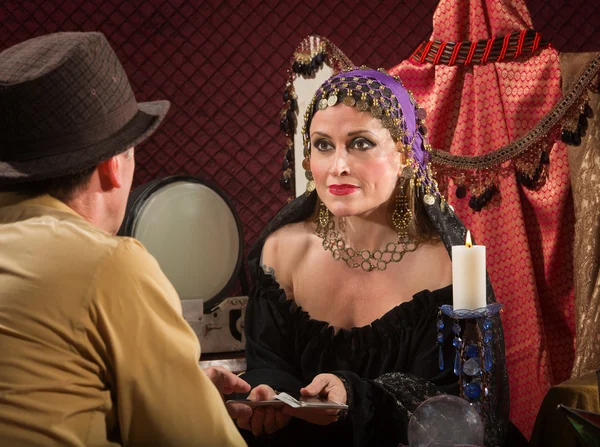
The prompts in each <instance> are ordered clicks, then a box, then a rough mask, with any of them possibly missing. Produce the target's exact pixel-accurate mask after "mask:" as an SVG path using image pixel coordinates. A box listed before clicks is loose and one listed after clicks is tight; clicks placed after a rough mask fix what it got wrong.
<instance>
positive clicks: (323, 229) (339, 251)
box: [316, 218, 419, 272]
mask: <svg viewBox="0 0 600 447" xmlns="http://www.w3.org/2000/svg"><path fill="white" fill-rule="evenodd" d="M316 233H317V236H319V237H320V238H321V239H323V248H324V249H325V250H329V251H330V252H331V255H332V256H333V259H335V260H338V259H341V260H343V261H344V262H345V263H346V264H347V265H348V267H352V268H358V267H360V268H362V269H363V270H364V271H365V272H370V271H372V270H375V269H377V270H379V271H381V272H382V271H384V270H385V269H386V268H387V266H388V264H389V263H390V262H400V261H401V260H402V258H403V257H404V255H405V254H406V253H409V252H413V251H415V250H416V249H417V247H418V246H419V243H418V242H413V241H411V240H409V239H408V236H406V235H402V236H401V235H398V241H397V242H388V243H387V244H386V246H385V250H373V252H371V251H370V250H367V249H363V250H359V251H356V250H355V249H353V248H352V247H346V242H345V241H344V240H343V239H342V237H341V236H340V233H339V232H338V231H337V230H336V229H335V223H334V221H333V220H330V219H328V218H327V219H326V220H321V219H319V220H318V221H317V231H316Z"/></svg>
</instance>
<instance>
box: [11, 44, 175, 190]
mask: <svg viewBox="0 0 600 447" xmlns="http://www.w3.org/2000/svg"><path fill="white" fill-rule="evenodd" d="M168 110H169V102H168V101H155V102H143V103H138V102H137V101H136V99H135V96H134V94H133V91H132V90H131V86H130V84H129V80H128V79H127V75H126V74H125V71H124V70H123V66H122V65H121V63H120V62H119V59H118V58H117V55H116V54H115V52H114V51H113V49H112V48H111V46H110V44H109V43H108V41H107V40H106V38H105V37H104V35H102V34H101V33H56V34H49V35H46V36H42V37H37V38H34V39H30V40H27V41H25V42H22V43H19V44H17V45H15V46H13V47H10V48H8V49H6V50H4V51H3V52H1V53H0V185H14V184H16V183H20V182H32V181H38V180H45V179H52V178H57V177H62V176H65V175H68V174H71V173H74V172H77V171H81V170H83V169H86V168H89V167H92V166H95V165H96V164H98V163H99V162H101V161H103V160H106V159H108V158H110V157H112V156H114V155H116V154H118V153H121V152H123V151H125V150H127V149H128V148H130V147H131V146H135V145H136V144H138V143H140V142H142V141H143V140H144V139H146V138H147V137H148V136H149V135H150V134H152V132H154V130H155V129H156V128H157V127H158V125H159V124H160V122H161V121H162V120H163V118H164V117H165V115H166V114H167V111H168Z"/></svg>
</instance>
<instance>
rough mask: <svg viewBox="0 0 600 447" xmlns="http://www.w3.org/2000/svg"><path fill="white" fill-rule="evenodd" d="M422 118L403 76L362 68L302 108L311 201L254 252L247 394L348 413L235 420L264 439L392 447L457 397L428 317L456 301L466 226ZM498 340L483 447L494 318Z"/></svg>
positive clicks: (499, 409)
mask: <svg viewBox="0 0 600 447" xmlns="http://www.w3.org/2000/svg"><path fill="white" fill-rule="evenodd" d="M424 118H425V113H424V110H423V109H420V108H419V107H418V105H417V104H416V103H415V101H414V99H413V98H412V95H411V94H410V92H408V91H407V90H406V89H405V88H404V87H403V86H402V84H401V82H400V81H399V80H398V79H397V78H393V77H391V76H389V75H387V74H385V73H383V72H381V71H376V70H370V69H354V70H352V71H348V72H342V73H340V74H338V75H336V76H333V77H332V78H330V79H329V80H327V81H326V82H325V83H324V84H323V85H322V86H321V87H320V88H319V90H318V91H317V93H316V94H315V97H314V98H313V100H312V102H311V104H310V105H309V107H308V109H307V112H306V115H305V126H304V128H303V135H304V142H305V160H304V163H303V166H304V168H305V169H306V170H307V178H308V179H309V180H310V181H309V185H308V187H307V191H311V192H310V193H307V195H306V196H303V197H301V198H298V199H296V200H295V201H293V202H292V203H290V204H289V205H288V206H286V207H285V208H284V209H283V210H282V211H281V212H280V213H279V214H278V215H277V216H276V217H275V219H274V220H273V221H272V222H271V223H270V224H269V226H268V227H267V229H266V230H265V232H264V234H263V235H262V236H261V238H260V239H259V241H258V243H257V244H256V246H255V247H254V248H253V250H252V252H251V254H250V257H249V261H250V266H251V269H252V274H253V276H254V278H253V279H254V285H253V288H252V291H251V297H250V301H249V304H248V308H247V310H246V321H245V331H246V339H247V345H246V358H247V364H248V369H247V372H246V373H245V375H244V379H245V380H246V381H248V382H249V383H250V384H251V385H252V386H253V390H252V391H251V393H250V398H251V399H255V400H263V399H268V398H270V397H272V396H273V394H274V393H275V390H277V391H296V392H297V391H299V390H300V391H301V392H302V394H304V395H316V394H320V395H322V396H325V397H328V398H329V399H330V400H334V401H337V402H341V403H347V404H348V405H349V410H348V412H347V413H344V414H338V413H335V412H333V411H332V410H328V411H322V412H318V413H317V412H315V411H314V410H312V411H302V410H291V409H289V408H287V407H286V408H284V409H273V408H269V407H266V408H260V409H255V410H254V413H253V415H252V417H251V418H250V419H245V420H238V424H239V425H240V427H241V428H245V429H248V430H251V431H252V433H253V434H254V436H256V440H258V441H259V443H261V444H269V443H271V444H274V445H293V444H294V443H297V444H306V443H307V442H310V443H311V444H313V445H314V444H319V443H320V442H322V443H323V445H329V446H330V445H337V444H340V445H352V444H354V445H397V444H398V442H406V427H407V423H408V419H409V417H410V412H411V411H412V410H414V409H415V408H416V407H417V406H418V405H419V404H420V403H421V402H422V401H423V400H425V399H426V398H428V397H430V396H433V395H435V394H438V393H440V392H446V393H452V394H458V392H459V387H458V383H457V377H456V376H455V375H454V373H453V371H452V364H453V362H452V358H453V348H452V345H451V342H450V341H449V340H448V338H450V333H449V329H450V326H451V324H446V325H445V328H444V335H445V338H446V339H447V340H448V342H447V343H444V344H443V349H444V352H443V356H444V357H445V359H446V361H445V365H446V367H445V368H442V369H441V370H440V367H439V355H440V352H438V350H439V349H441V348H439V347H438V345H437V343H436V332H437V328H436V319H437V318H438V309H439V306H440V305H442V304H451V303H452V287H451V279H452V278H451V261H450V258H449V255H448V253H449V249H450V247H451V246H452V245H458V244H462V243H464V238H465V233H466V230H465V229H464V226H463V225H462V224H461V223H460V221H459V220H458V219H457V218H456V216H455V215H454V213H453V212H452V210H451V209H450V208H449V206H447V205H446V204H445V202H444V200H443V199H442V198H441V197H440V195H439V192H438V190H437V184H436V182H435V181H434V180H433V178H432V176H431V171H430V169H429V164H428V162H429V154H428V146H427V144H426V143H425V133H426V128H425V126H424V122H423V120H424ZM313 189H314V190H313ZM487 298H488V302H493V301H494V295H493V292H492V290H491V287H489V284H488V297H487ZM494 335H495V336H496V340H497V343H496V344H495V346H496V348H497V349H496V352H495V353H494V354H495V363H494V365H495V366H494V370H493V371H492V383H491V384H490V386H489V388H490V390H491V396H490V397H489V398H488V401H487V405H486V406H485V407H484V414H483V416H484V419H485V420H486V444H487V445H499V444H501V443H502V441H503V437H504V433H505V428H506V422H507V420H508V387H507V382H506V373H505V367H504V357H503V341H502V329H501V325H500V322H499V320H497V321H496V324H495V334H494ZM249 441H251V443H252V439H249Z"/></svg>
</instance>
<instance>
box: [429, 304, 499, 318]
mask: <svg viewBox="0 0 600 447" xmlns="http://www.w3.org/2000/svg"><path fill="white" fill-rule="evenodd" d="M503 307H504V304H501V303H493V304H489V305H487V306H485V307H480V308H478V309H456V310H454V307H453V306H450V305H449V304H444V305H442V306H440V310H441V311H442V313H443V314H444V315H447V316H449V317H450V318H455V319H457V320H466V319H472V318H475V319H477V318H487V317H491V316H492V315H495V314H497V313H498V312H500V310H501V309H502V308H503Z"/></svg>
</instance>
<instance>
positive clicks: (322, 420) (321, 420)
mask: <svg viewBox="0 0 600 447" xmlns="http://www.w3.org/2000/svg"><path fill="white" fill-rule="evenodd" d="M300 393H301V394H302V395H303V396H320V397H324V398H326V399H327V400H330V401H333V402H337V403H338V404H345V403H346V400H347V399H348V396H347V395H346V388H345V387H344V384H343V383H342V381H341V379H340V378H339V377H338V376H336V375H334V374H319V375H318V376H316V377H315V378H314V379H313V381H312V382H311V383H310V384H309V385H307V386H306V387H305V388H302V389H301V390H300ZM283 414H286V415H289V416H293V417H296V418H298V419H304V420H305V421H307V422H310V423H312V424H317V425H329V424H331V423H332V422H335V421H337V420H338V418H339V410H333V409H326V410H318V409H314V408H291V407H287V406H286V407H284V408H283Z"/></svg>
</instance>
